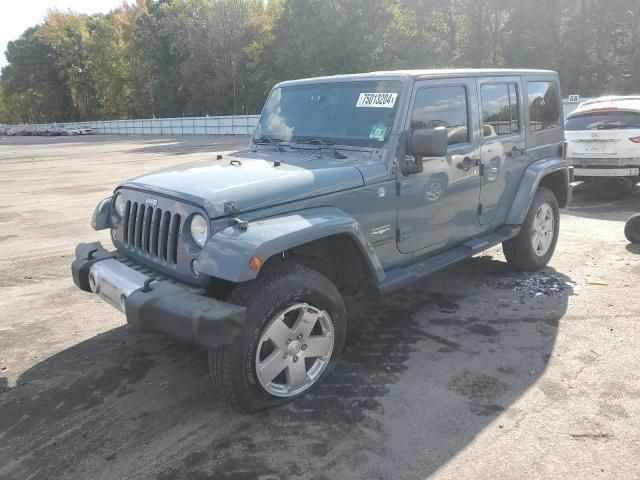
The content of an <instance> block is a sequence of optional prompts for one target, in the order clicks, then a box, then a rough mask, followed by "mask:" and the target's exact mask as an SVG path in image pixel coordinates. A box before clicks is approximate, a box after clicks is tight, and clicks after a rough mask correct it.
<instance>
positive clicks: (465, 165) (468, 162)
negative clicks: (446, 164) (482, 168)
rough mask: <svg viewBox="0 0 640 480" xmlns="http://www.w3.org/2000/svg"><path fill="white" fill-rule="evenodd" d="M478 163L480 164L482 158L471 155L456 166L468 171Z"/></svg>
mask: <svg viewBox="0 0 640 480" xmlns="http://www.w3.org/2000/svg"><path fill="white" fill-rule="evenodd" d="M478 165H480V160H478V159H473V158H471V157H464V158H463V159H462V161H461V162H459V163H458V164H457V165H456V167H458V168H459V169H460V170H464V171H465V172H468V171H469V170H471V168H472V167H477V166H478Z"/></svg>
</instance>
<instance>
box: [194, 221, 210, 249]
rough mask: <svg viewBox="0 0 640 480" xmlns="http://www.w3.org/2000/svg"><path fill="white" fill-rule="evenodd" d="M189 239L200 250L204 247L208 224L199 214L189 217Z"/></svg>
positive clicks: (207, 236) (207, 235)
mask: <svg viewBox="0 0 640 480" xmlns="http://www.w3.org/2000/svg"><path fill="white" fill-rule="evenodd" d="M191 238H193V241H194V242H196V245H198V246H199V247H200V248H202V247H204V244H205V243H207V239H208V238H209V222H208V221H207V220H206V219H205V218H204V217H203V216H202V215H200V214H199V213H196V214H195V215H194V216H193V217H191Z"/></svg>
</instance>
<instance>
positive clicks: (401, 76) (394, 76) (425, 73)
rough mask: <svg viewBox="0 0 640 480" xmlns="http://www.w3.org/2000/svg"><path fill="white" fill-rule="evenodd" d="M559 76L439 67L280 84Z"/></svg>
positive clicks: (543, 73) (317, 78)
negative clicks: (435, 68)
mask: <svg viewBox="0 0 640 480" xmlns="http://www.w3.org/2000/svg"><path fill="white" fill-rule="evenodd" d="M523 75H527V76H550V75H551V76H557V75H558V74H557V73H556V72H554V71H551V70H527V69H509V68H476V69H455V68H453V69H437V70H428V69H425V70H390V71H379V72H367V73H355V74H348V75H332V76H326V77H315V78H303V79H299V80H288V81H285V82H281V83H279V84H278V86H283V85H294V84H305V83H308V84H310V83H321V82H338V81H355V80H407V79H410V78H414V79H429V78H446V77H478V76H480V77H500V76H513V77H515V76H523Z"/></svg>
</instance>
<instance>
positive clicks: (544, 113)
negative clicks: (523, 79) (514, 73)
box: [527, 82, 562, 132]
mask: <svg viewBox="0 0 640 480" xmlns="http://www.w3.org/2000/svg"><path fill="white" fill-rule="evenodd" d="M527 91H528V99H529V120H530V122H531V129H532V130H533V131H534V132H539V131H542V130H548V129H551V128H558V127H560V126H561V125H562V120H561V118H560V91H559V89H558V84H557V83H556V82H528V83H527Z"/></svg>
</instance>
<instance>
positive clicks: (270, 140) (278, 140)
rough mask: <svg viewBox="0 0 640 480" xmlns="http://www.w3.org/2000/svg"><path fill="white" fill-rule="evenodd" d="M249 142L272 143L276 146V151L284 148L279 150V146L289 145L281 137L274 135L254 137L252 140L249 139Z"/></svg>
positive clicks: (256, 143) (255, 143)
mask: <svg viewBox="0 0 640 480" xmlns="http://www.w3.org/2000/svg"><path fill="white" fill-rule="evenodd" d="M251 143H253V144H254V145H273V146H274V147H275V148H276V152H283V151H284V150H281V148H282V147H283V146H285V145H289V144H288V143H287V142H285V141H284V140H282V139H281V138H274V137H260V138H254V139H253V140H251Z"/></svg>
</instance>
